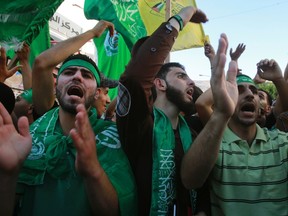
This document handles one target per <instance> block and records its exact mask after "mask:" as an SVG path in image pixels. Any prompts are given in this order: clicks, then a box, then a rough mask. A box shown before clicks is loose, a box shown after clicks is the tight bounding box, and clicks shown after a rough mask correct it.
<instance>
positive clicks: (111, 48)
mask: <svg viewBox="0 0 288 216" xmlns="http://www.w3.org/2000/svg"><path fill="white" fill-rule="evenodd" d="M94 43H95V45H96V47H97V54H98V67H99V69H100V71H101V72H102V73H103V74H105V75H106V76H107V77H109V78H110V79H113V80H119V78H120V75H121V73H122V72H123V71H124V69H125V66H126V65H127V63H128V62H129V60H130V57H131V56H130V51H129V49H128V48H127V46H126V44H125V41H124V39H123V37H122V36H121V34H120V33H118V32H116V34H114V36H113V37H110V35H109V31H106V32H105V33H104V34H102V36H101V37H100V38H95V39H94ZM116 95H117V88H115V89H111V90H109V96H110V98H111V99H114V98H115V97H116Z"/></svg>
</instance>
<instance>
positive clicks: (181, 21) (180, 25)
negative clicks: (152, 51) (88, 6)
mask: <svg viewBox="0 0 288 216" xmlns="http://www.w3.org/2000/svg"><path fill="white" fill-rule="evenodd" d="M171 19H175V20H176V21H177V22H178V24H179V29H180V31H181V30H182V29H183V27H184V23H183V19H182V18H181V17H180V16H179V15H178V14H176V15H174V16H172V17H170V18H169V19H168V22H169V21H170V20H171Z"/></svg>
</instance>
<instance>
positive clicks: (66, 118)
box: [59, 107, 76, 136]
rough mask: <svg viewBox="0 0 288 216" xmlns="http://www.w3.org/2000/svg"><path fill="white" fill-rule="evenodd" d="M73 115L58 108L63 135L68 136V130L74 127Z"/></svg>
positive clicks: (74, 116)
mask: <svg viewBox="0 0 288 216" xmlns="http://www.w3.org/2000/svg"><path fill="white" fill-rule="evenodd" d="M75 118H76V115H75V114H71V113H68V112H66V111H64V110H63V109H62V108H61V107H60V108H59V121H60V125H61V128H62V130H63V133H64V135H66V136H68V135H69V133H70V130H71V129H72V128H74V127H75Z"/></svg>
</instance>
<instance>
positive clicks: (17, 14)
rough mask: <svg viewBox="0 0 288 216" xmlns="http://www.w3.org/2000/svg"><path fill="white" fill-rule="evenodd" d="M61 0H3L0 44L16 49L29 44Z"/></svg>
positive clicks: (0, 12)
mask: <svg viewBox="0 0 288 216" xmlns="http://www.w3.org/2000/svg"><path fill="white" fill-rule="evenodd" d="M62 2H63V0H45V1H43V0H13V1H11V0H4V1H1V7H0V29H1V31H0V44H1V45H2V46H4V47H5V49H6V50H9V49H13V50H15V49H17V46H21V44H22V42H23V41H25V42H26V43H27V44H28V45H31V43H32V41H33V40H34V39H35V38H36V37H37V36H38V35H39V33H40V31H41V30H42V29H43V28H44V27H45V25H47V22H48V20H49V18H50V17H51V16H52V15H53V14H54V12H55V11H56V9H57V8H58V7H59V5H60V4H61V3H62Z"/></svg>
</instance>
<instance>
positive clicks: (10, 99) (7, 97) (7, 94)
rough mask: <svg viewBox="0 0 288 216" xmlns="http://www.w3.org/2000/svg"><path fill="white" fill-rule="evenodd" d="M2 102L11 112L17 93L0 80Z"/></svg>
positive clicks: (0, 100) (0, 99) (0, 98)
mask: <svg viewBox="0 0 288 216" xmlns="http://www.w3.org/2000/svg"><path fill="white" fill-rule="evenodd" d="M0 92H1V94H0V102H1V103H2V104H3V106H4V107H5V108H6V110H7V111H8V112H9V113H10V114H11V113H12V111H13V109H14V106H15V95H14V93H13V91H12V89H11V88H10V87H9V86H7V85H6V84H4V83H1V82H0Z"/></svg>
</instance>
